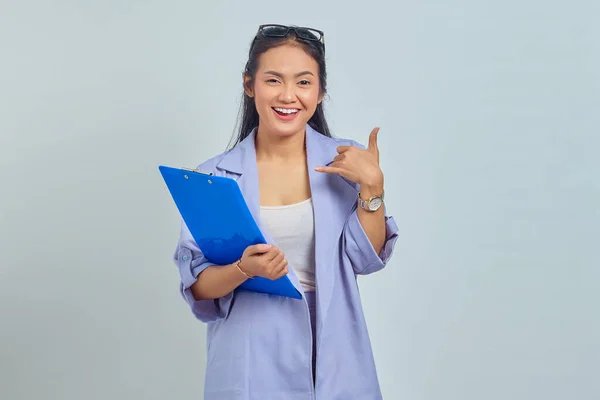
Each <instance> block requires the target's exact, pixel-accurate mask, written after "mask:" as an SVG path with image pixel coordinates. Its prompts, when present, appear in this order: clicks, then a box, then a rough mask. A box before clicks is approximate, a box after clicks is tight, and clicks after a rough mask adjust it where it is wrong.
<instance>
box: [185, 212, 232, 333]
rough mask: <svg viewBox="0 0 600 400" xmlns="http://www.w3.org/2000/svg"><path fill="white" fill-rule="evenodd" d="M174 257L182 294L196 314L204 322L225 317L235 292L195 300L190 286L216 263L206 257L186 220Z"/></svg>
mask: <svg viewBox="0 0 600 400" xmlns="http://www.w3.org/2000/svg"><path fill="white" fill-rule="evenodd" d="M173 259H174V261H175V265H176V266H177V268H178V269H179V276H180V285H179V289H180V292H181V295H182V296H183V298H184V299H185V301H186V302H187V303H188V305H189V306H190V309H191V311H192V313H193V314H194V316H195V317H196V318H197V319H198V320H200V321H202V322H213V321H217V320H219V319H222V318H225V317H226V316H227V314H228V313H229V308H230V305H231V300H232V298H233V292H232V293H229V294H228V295H226V296H223V297H221V298H218V299H209V300H195V299H194V296H193V295H192V290H191V289H190V288H191V286H192V285H193V284H194V283H195V282H196V280H197V279H198V275H200V273H201V272H202V271H204V270H205V269H206V268H208V267H210V266H212V265H215V264H214V263H211V262H209V261H208V260H207V259H206V258H205V257H204V255H203V254H202V252H201V251H200V249H199V248H198V245H197V244H196V242H195V241H194V239H193V237H192V235H191V233H190V231H189V229H188V228H187V226H186V225H185V223H184V222H182V223H181V235H180V238H179V242H178V243H177V249H176V250H175V254H174V256H173Z"/></svg>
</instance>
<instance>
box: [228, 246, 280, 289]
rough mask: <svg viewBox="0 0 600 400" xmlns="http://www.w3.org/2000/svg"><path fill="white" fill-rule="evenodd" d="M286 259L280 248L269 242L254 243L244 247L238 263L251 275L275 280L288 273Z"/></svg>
mask: <svg viewBox="0 0 600 400" xmlns="http://www.w3.org/2000/svg"><path fill="white" fill-rule="evenodd" d="M287 265H288V263H287V260H286V259H285V256H284V254H283V252H282V251H281V250H279V249H278V248H277V247H275V246H273V245H270V244H255V245H252V246H248V247H246V250H244V254H242V258H241V260H240V262H239V264H238V266H239V267H240V269H241V270H242V271H244V272H245V273H246V274H248V275H251V276H261V277H263V278H267V279H271V280H276V279H279V278H281V277H282V276H284V275H286V274H287V273H288V268H287Z"/></svg>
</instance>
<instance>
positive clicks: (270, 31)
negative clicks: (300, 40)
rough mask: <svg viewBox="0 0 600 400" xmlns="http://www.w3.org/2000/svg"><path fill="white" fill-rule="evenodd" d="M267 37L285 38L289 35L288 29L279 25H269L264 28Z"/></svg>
mask: <svg viewBox="0 0 600 400" xmlns="http://www.w3.org/2000/svg"><path fill="white" fill-rule="evenodd" d="M262 31H263V34H264V35H265V36H277V37H284V36H285V35H287V33H288V28H286V27H283V26H278V25H269V26H265V27H263V28H262Z"/></svg>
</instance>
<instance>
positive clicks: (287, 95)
mask: <svg viewBox="0 0 600 400" xmlns="http://www.w3.org/2000/svg"><path fill="white" fill-rule="evenodd" d="M295 99H296V94H295V92H294V88H293V87H292V86H289V85H285V86H284V87H283V89H282V90H281V93H280V95H279V100H280V101H283V102H286V103H293V102H294V101H295Z"/></svg>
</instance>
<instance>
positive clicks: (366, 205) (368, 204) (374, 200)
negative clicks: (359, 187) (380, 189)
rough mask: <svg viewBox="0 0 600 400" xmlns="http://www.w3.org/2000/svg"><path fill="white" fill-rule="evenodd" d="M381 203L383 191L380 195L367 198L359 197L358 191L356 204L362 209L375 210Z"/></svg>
mask: <svg viewBox="0 0 600 400" xmlns="http://www.w3.org/2000/svg"><path fill="white" fill-rule="evenodd" d="M382 204H383V193H381V196H373V197H371V198H370V199H368V200H363V199H361V198H360V192H359V193H358V206H359V207H360V208H362V209H363V210H367V211H370V212H375V211H377V210H379V208H380V207H381V205H382Z"/></svg>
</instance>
